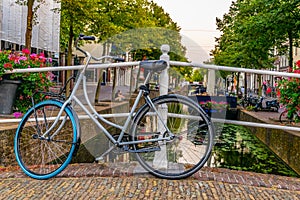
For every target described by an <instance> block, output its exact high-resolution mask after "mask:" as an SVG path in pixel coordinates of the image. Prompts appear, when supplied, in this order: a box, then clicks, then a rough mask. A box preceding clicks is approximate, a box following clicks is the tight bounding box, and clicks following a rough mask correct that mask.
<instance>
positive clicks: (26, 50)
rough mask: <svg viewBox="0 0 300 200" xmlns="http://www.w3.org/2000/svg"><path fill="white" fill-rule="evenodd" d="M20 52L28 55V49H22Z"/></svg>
mask: <svg viewBox="0 0 300 200" xmlns="http://www.w3.org/2000/svg"><path fill="white" fill-rule="evenodd" d="M22 52H23V53H25V54H26V55H29V54H30V51H29V49H23V50H22Z"/></svg>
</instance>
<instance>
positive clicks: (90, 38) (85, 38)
mask: <svg viewBox="0 0 300 200" xmlns="http://www.w3.org/2000/svg"><path fill="white" fill-rule="evenodd" d="M81 39H82V40H96V38H95V37H94V36H83V37H81Z"/></svg>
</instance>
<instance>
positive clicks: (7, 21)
mask: <svg viewBox="0 0 300 200" xmlns="http://www.w3.org/2000/svg"><path fill="white" fill-rule="evenodd" d="M15 1H16V0H1V1H0V40H1V43H0V49H1V50H4V49H14V50H16V51H20V50H22V48H23V47H24V45H25V32H26V24H27V6H21V5H19V4H17V3H15ZM55 8H60V4H59V3H55V2H54V1H53V0H46V3H43V4H41V5H40V8H39V9H38V11H37V15H36V16H37V18H36V19H35V22H34V26H33V30H32V42H31V46H32V52H33V53H39V52H44V53H45V54H46V56H48V57H53V58H57V59H58V55H59V32H60V14H59V13H55V12H53V9H55Z"/></svg>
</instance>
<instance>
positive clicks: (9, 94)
mask: <svg viewBox="0 0 300 200" xmlns="http://www.w3.org/2000/svg"><path fill="white" fill-rule="evenodd" d="M20 83H21V81H17V80H2V81H1V82H0V114H3V115H10V114H12V112H13V109H12V108H13V105H14V101H15V98H16V91H17V88H18V85H19V84H20Z"/></svg>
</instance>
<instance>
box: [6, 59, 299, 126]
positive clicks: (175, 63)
mask: <svg viewBox="0 0 300 200" xmlns="http://www.w3.org/2000/svg"><path fill="white" fill-rule="evenodd" d="M139 63H140V62H139V61H136V62H124V63H108V64H92V65H90V66H89V68H90V69H104V68H113V67H128V66H137V65H139ZM169 64H170V65H171V66H190V67H196V68H205V69H213V70H223V71H232V72H246V73H254V74H262V75H264V74H265V75H275V76H281V77H296V78H300V74H296V73H287V72H277V71H270V70H257V69H248V68H237V67H228V66H217V65H209V64H201V63H193V62H192V63H188V62H178V61H170V62H169ZM82 68H83V65H78V66H63V67H44V68H28V69H14V70H12V71H9V72H7V73H8V74H11V73H26V72H45V71H64V70H80V69H82ZM127 115H128V113H118V114H108V115H105V114H104V115H103V117H124V116H127ZM79 118H81V119H86V118H87V116H83V115H81V116H79ZM212 120H213V121H216V122H218V121H219V120H218V119H212ZM18 122H20V119H0V124H1V123H18ZM220 122H223V123H228V124H235V125H242V126H253V127H261V128H271V129H280V130H289V131H300V128H299V127H294V126H281V125H274V124H272V125H271V124H265V123H253V122H246V121H237V120H221V121H220Z"/></svg>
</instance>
